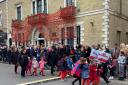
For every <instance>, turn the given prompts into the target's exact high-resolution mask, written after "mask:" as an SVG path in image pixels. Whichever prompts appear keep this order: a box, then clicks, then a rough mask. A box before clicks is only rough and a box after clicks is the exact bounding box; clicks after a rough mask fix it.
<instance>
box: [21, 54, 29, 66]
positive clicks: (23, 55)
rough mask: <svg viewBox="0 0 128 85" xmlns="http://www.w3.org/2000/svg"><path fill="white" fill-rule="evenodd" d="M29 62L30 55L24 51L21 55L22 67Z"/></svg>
mask: <svg viewBox="0 0 128 85" xmlns="http://www.w3.org/2000/svg"><path fill="white" fill-rule="evenodd" d="M28 62H29V61H28V56H27V55H26V54H23V53H22V54H20V55H19V63H20V66H21V67H24V66H27V65H28Z"/></svg>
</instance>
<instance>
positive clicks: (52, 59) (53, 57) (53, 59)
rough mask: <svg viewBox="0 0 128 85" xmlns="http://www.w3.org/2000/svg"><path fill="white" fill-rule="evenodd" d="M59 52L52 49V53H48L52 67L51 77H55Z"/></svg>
mask: <svg viewBox="0 0 128 85" xmlns="http://www.w3.org/2000/svg"><path fill="white" fill-rule="evenodd" d="M57 59H58V55H57V51H56V50H55V49H54V48H52V49H51V51H49V52H48V64H49V65H50V66H51V75H53V72H54V68H55V65H57Z"/></svg>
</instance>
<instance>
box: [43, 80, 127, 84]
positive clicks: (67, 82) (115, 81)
mask: <svg viewBox="0 0 128 85" xmlns="http://www.w3.org/2000/svg"><path fill="white" fill-rule="evenodd" d="M72 81H73V79H67V80H66V81H60V80H58V81H52V82H48V83H43V84H41V85H72ZM75 85H79V83H78V82H77V83H76V84H75ZM100 85H107V84H106V83H105V82H104V81H103V80H101V84H100ZM109 85H128V81H127V82H126V81H124V82H121V81H117V80H113V81H111V83H110V84H109Z"/></svg>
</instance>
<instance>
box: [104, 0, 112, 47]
mask: <svg viewBox="0 0 128 85" xmlns="http://www.w3.org/2000/svg"><path fill="white" fill-rule="evenodd" d="M109 2H110V0H104V2H103V5H104V9H105V10H104V16H103V23H102V25H103V29H102V31H103V35H102V37H103V40H102V44H103V45H105V46H109V11H108V10H109Z"/></svg>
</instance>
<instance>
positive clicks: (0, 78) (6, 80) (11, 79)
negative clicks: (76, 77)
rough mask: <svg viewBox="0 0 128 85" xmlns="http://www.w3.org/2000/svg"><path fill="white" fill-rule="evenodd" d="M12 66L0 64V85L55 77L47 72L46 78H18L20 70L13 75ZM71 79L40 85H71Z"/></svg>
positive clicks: (125, 83) (126, 83) (123, 84)
mask: <svg viewBox="0 0 128 85" xmlns="http://www.w3.org/2000/svg"><path fill="white" fill-rule="evenodd" d="M13 68H14V66H13V65H8V64H2V63H0V85H17V84H22V83H26V82H32V81H37V80H42V79H48V78H53V77H55V76H51V75H50V72H49V71H48V70H47V71H45V74H46V76H45V77H42V76H41V75H38V76H26V77H25V78H22V77H21V76H20V68H19V69H18V74H15V73H14V69H13ZM72 81H73V79H67V80H66V81H64V82H63V81H60V80H57V81H50V82H46V83H42V84H41V85H71V82H72ZM76 85H78V84H76ZM101 85H106V84H105V82H104V81H102V82H101ZM111 85H128V81H123V82H120V81H117V80H115V81H112V82H111Z"/></svg>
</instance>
